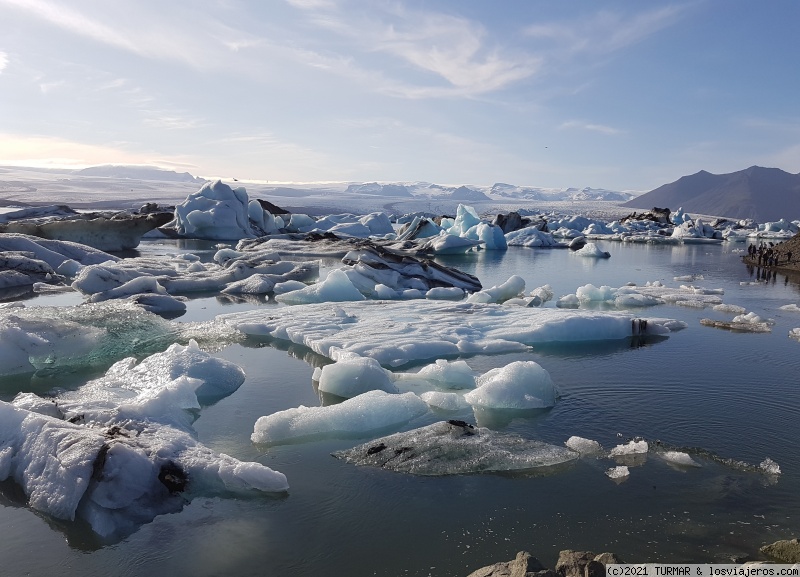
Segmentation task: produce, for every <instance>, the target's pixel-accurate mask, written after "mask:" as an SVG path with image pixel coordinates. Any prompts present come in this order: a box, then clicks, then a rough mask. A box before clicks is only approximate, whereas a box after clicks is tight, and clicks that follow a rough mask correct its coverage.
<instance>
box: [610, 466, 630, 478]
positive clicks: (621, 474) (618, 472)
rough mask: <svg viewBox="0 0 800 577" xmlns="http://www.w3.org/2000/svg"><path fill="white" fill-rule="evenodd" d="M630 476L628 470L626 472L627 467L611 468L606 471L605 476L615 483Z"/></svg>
mask: <svg viewBox="0 0 800 577" xmlns="http://www.w3.org/2000/svg"><path fill="white" fill-rule="evenodd" d="M630 474H631V472H630V470H628V467H626V466H625V465H619V466H617V467H611V468H610V469H608V470H607V471H606V476H607V477H608V478H609V479H613V480H615V481H617V480H622V479H626V478H627V477H629V476H630Z"/></svg>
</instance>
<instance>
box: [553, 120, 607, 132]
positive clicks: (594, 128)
mask: <svg viewBox="0 0 800 577" xmlns="http://www.w3.org/2000/svg"><path fill="white" fill-rule="evenodd" d="M558 128H559V129H561V130H566V129H579V130H588V131H590V132H600V133H602V134H621V133H622V132H623V131H622V130H619V129H618V128H614V127H612V126H606V125H604V124H595V123H592V122H583V121H580V120H568V121H566V122H563V123H562V124H561V125H560V126H559V127H558Z"/></svg>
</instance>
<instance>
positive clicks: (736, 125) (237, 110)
mask: <svg viewBox="0 0 800 577" xmlns="http://www.w3.org/2000/svg"><path fill="white" fill-rule="evenodd" d="M798 22H800V2H797V1H796V0H766V1H764V2H755V1H751V0H746V1H745V0H690V1H686V2H657V1H653V2H640V1H633V0H631V1H619V2H615V1H609V2H597V1H595V0H586V1H583V0H571V1H569V2H564V1H556V0H548V1H538V0H507V1H499V2H489V1H488V0H480V1H478V0H450V1H445V0H441V1H439V0H386V1H384V0H359V1H350V0H258V1H256V0H254V1H244V0H241V1H240V0H218V1H212V0H191V1H189V0H170V1H169V2H164V1H156V0H114V1H108V0H71V1H64V0H62V1H55V0H0V164H14V165H29V166H30V165H35V166H69V167H82V166H89V165H96V164H146V165H154V166H161V167H164V168H170V169H174V170H178V171H189V172H191V173H193V174H196V175H201V176H221V177H226V178H233V177H236V178H238V179H240V180H244V179H256V180H272V181H320V180H335V181H373V180H379V181H381V180H382V181H416V180H423V181H430V182H437V183H442V184H461V183H471V184H492V183H494V182H508V183H513V184H520V185H533V186H544V187H567V186H577V187H583V186H592V187H602V188H609V189H615V190H650V189H652V188H655V187H657V186H659V185H661V184H664V183H666V182H671V181H673V180H676V179H677V178H679V177H680V176H683V175H685V174H691V173H694V172H697V171H698V170H708V171H710V172H714V173H725V172H732V171H736V170H740V169H743V168H747V167H748V166H751V165H754V164H758V165H761V166H771V167H777V168H782V169H784V170H787V171H789V172H793V173H796V172H800V34H798V32H797V26H798Z"/></svg>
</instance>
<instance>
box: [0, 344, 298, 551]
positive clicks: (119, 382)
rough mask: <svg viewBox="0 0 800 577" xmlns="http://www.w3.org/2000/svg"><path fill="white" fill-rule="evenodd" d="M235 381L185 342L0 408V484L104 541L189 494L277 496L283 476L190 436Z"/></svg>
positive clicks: (234, 370)
mask: <svg viewBox="0 0 800 577" xmlns="http://www.w3.org/2000/svg"><path fill="white" fill-rule="evenodd" d="M243 381H244V373H243V371H242V370H241V369H240V368H239V367H238V366H236V365H235V364H233V363H231V362H229V361H225V360H222V359H217V358H214V357H212V356H210V355H209V354H208V353H205V352H203V351H201V350H200V349H199V347H198V346H197V345H196V343H193V342H190V344H189V345H187V346H181V345H178V344H175V345H172V346H171V347H169V348H168V349H167V350H166V351H164V352H162V353H157V354H154V355H152V356H150V357H147V358H145V359H144V360H143V361H141V362H140V363H137V362H136V360H135V359H133V358H127V359H123V360H121V361H119V362H117V363H116V364H114V365H113V366H112V367H111V368H110V369H109V370H108V371H107V372H106V374H105V376H103V377H100V378H99V379H95V380H93V381H89V382H88V383H87V384H85V385H84V386H82V387H80V388H79V389H77V390H75V391H70V392H64V393H61V394H58V395H56V396H55V397H54V398H52V399H50V400H47V399H38V400H37V399H36V398H35V395H32V394H22V395H19V396H18V397H17V399H15V401H14V403H12V404H9V403H5V402H0V480H6V479H11V480H13V481H14V482H15V483H17V484H18V485H19V486H20V488H21V489H22V491H23V492H24V493H25V495H26V496H27V498H28V505H29V506H30V507H32V508H33V509H36V510H38V511H41V512H42V513H46V514H48V515H51V516H52V517H55V518H57V519H63V520H74V519H82V520H84V521H86V522H87V523H88V524H89V525H90V526H91V528H92V530H93V531H94V532H95V533H97V534H98V535H100V536H102V537H103V538H105V539H110V540H116V539H119V538H122V537H124V536H125V535H127V534H130V533H131V532H133V531H135V530H136V529H137V528H138V527H139V526H140V525H141V524H143V523H147V522H150V521H151V520H152V519H153V518H155V517H156V516H157V515H160V514H163V513H169V512H174V511H177V510H179V509H180V508H182V507H183V505H184V504H185V503H186V502H188V501H189V500H191V498H192V497H194V496H197V495H209V494H212V495H213V494H224V493H227V492H242V491H254V492H266V493H282V492H285V491H286V490H287V489H288V484H287V481H286V477H285V476H284V475H283V474H282V473H279V472H277V471H274V470H272V469H270V468H268V467H266V466H264V465H261V464H259V463H255V462H243V461H239V460H237V459H234V458H232V457H230V456H228V455H225V454H221V453H216V452H214V451H212V450H211V449H209V448H208V447H205V446H204V445H202V444H201V443H200V442H198V441H197V439H196V438H195V435H194V432H193V430H192V428H191V423H192V421H193V419H194V417H195V416H196V413H195V412H196V411H197V410H199V409H200V408H201V406H202V404H204V403H209V402H214V401H216V400H218V399H220V398H222V397H225V396H227V395H229V394H230V393H232V392H233V391H235V390H236V388H238V387H239V385H241V383H242V382H243Z"/></svg>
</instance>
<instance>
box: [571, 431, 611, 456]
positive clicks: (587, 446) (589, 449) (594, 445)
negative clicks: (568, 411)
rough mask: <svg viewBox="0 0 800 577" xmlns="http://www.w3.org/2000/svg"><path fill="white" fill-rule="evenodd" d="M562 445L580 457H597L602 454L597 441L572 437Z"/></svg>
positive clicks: (601, 448)
mask: <svg viewBox="0 0 800 577" xmlns="http://www.w3.org/2000/svg"><path fill="white" fill-rule="evenodd" d="M564 444H565V445H566V446H567V447H569V448H570V449H572V450H573V451H577V452H578V453H580V454H581V455H599V454H600V453H602V452H603V447H602V446H600V443H598V442H597V441H592V440H591V439H584V438H583V437H576V436H574V435H573V436H572V437H570V438H569V439H567V440H566V441H565V443H564Z"/></svg>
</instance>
